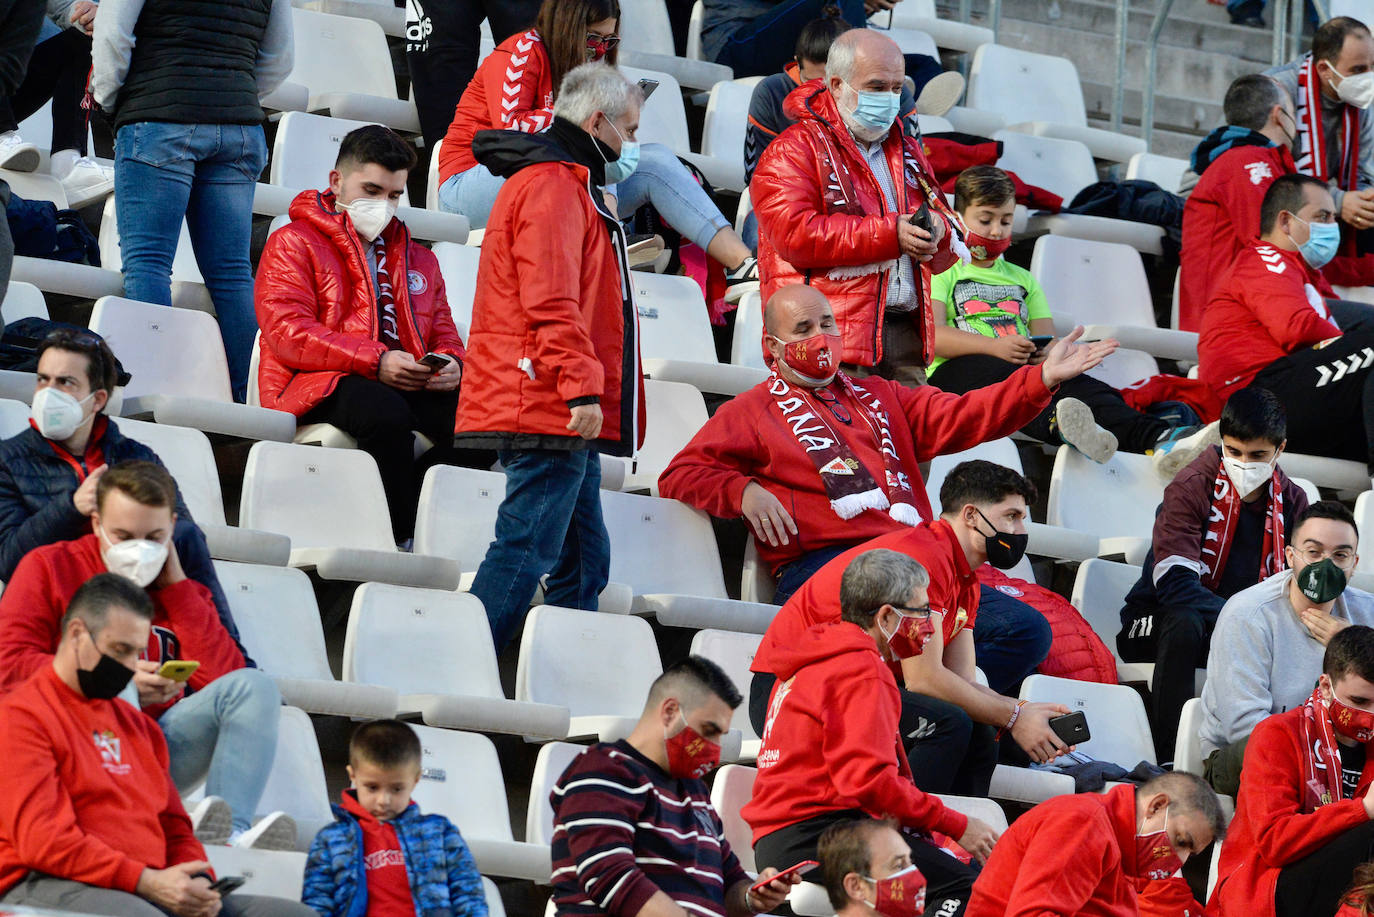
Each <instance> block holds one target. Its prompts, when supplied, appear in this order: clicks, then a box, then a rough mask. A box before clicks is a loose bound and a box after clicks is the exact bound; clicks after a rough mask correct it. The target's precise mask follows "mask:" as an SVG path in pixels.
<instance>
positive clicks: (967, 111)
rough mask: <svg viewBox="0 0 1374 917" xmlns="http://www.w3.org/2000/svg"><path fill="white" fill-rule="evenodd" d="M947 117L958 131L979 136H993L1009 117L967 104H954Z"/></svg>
mask: <svg viewBox="0 0 1374 917" xmlns="http://www.w3.org/2000/svg"><path fill="white" fill-rule="evenodd" d="M945 118H946V120H948V121H949V123H950V124H953V125H954V129H955V130H956V131H963V132H964V133H966V134H973V135H975V136H978V137H991V136H992V135H993V134H995V133H997V132H998V131H1000V130H1002V129H1003V128H1005V127H1006V126H1007V119H1006V118H1004V117H1002V116H1001V115H1000V114H998V113H997V112H995V111H983V110H982V109H980V108H969V107H968V106H966V105H956V106H954V107H953V108H951V109H950V110H949V111H947V112H945ZM1089 155H1092V154H1089Z"/></svg>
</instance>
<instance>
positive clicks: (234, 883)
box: [210, 876, 248, 898]
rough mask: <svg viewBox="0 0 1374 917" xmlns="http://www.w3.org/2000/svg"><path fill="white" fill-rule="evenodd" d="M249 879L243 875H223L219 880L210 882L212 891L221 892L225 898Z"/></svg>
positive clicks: (221, 895) (220, 894)
mask: <svg viewBox="0 0 1374 917" xmlns="http://www.w3.org/2000/svg"><path fill="white" fill-rule="evenodd" d="M247 881H248V880H247V879H245V878H244V877H243V876H221V877H220V878H219V880H218V881H215V882H212V883H210V891H212V892H219V896H220V897H221V898H223V897H224V896H225V895H227V894H229V893H230V892H233V891H235V890H236V889H238V888H240V887H241V886H242V885H243V883H245V882H247Z"/></svg>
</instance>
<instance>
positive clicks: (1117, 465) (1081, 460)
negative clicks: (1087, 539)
mask: <svg viewBox="0 0 1374 917" xmlns="http://www.w3.org/2000/svg"><path fill="white" fill-rule="evenodd" d="M1164 484H1165V482H1164V481H1163V480H1161V479H1160V476H1159V475H1158V474H1157V473H1156V472H1155V470H1154V465H1153V464H1152V463H1151V461H1150V459H1149V458H1148V457H1147V456H1144V455H1136V454H1134V453H1131V452H1118V453H1117V454H1116V455H1114V456H1112V457H1111V459H1110V460H1109V461H1108V462H1107V463H1106V464H1102V465H1099V464H1098V463H1097V462H1094V461H1093V460H1092V459H1090V458H1088V457H1087V456H1085V455H1083V453H1081V452H1079V451H1078V450H1076V449H1074V448H1073V447H1072V446H1060V447H1059V451H1058V452H1057V453H1056V454H1055V457H1054V469H1053V470H1052V471H1051V472H1050V493H1049V499H1048V501H1047V504H1046V510H1045V516H1046V521H1047V522H1048V523H1049V524H1050V525H1058V526H1062V527H1063V528H1066V529H1073V530H1075V531H1078V532H1087V533H1088V534H1089V535H1096V536H1097V537H1098V538H1100V539H1103V540H1102V543H1101V545H1100V547H1099V551H1100V552H1101V553H1102V554H1106V555H1109V554H1114V553H1120V554H1125V555H1126V560H1127V562H1128V563H1134V564H1139V563H1140V562H1141V561H1142V560H1144V558H1145V551H1146V550H1148V549H1149V546H1150V536H1151V533H1152V532H1153V531H1154V525H1155V510H1156V509H1157V508H1158V507H1159V503H1160V500H1162V499H1163V498H1164Z"/></svg>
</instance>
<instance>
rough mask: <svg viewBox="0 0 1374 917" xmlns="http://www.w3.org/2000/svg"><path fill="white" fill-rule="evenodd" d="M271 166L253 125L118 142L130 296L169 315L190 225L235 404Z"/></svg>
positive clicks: (126, 130)
mask: <svg viewBox="0 0 1374 917" xmlns="http://www.w3.org/2000/svg"><path fill="white" fill-rule="evenodd" d="M266 161H267V141H266V140H265V139H264V137H263V133H262V127H261V126H259V125H257V124H168V123H163V122H158V121H139V122H136V123H134V124H126V125H124V126H123V127H121V128H120V129H119V134H118V136H116V138H115V198H116V199H117V200H118V201H119V251H120V257H121V260H122V261H123V262H124V295H125V296H127V297H129V298H130V299H137V300H141V301H143V302H150V303H156V304H158V305H163V306H170V305H171V304H172V283H171V278H172V258H173V256H174V255H175V254H176V247H177V239H178V237H179V235H180V232H181V219H182V217H183V216H184V217H185V218H186V224H187V227H188V229H189V230H190V235H191V247H192V249H193V250H194V251H195V255H196V264H197V265H199V267H200V273H201V275H202V276H203V277H204V278H205V286H206V287H207V288H208V289H209V291H210V298H211V299H212V300H213V301H214V304H215V313H216V316H217V317H218V319H219V327H220V333H221V335H222V336H223V338H224V352H225V355H226V356H227V357H228V360H229V380H230V384H231V386H232V388H233V391H234V398H235V399H236V400H238V401H243V400H245V398H246V395H247V392H248V361H249V359H250V357H251V356H252V352H253V338H254V336H255V335H256V334H257V331H258V322H257V318H256V316H255V315H254V312H253V268H252V266H251V265H250V264H249V260H248V248H249V243H250V241H251V238H252V234H253V185H254V183H255V182H256V181H257V180H258V175H259V174H261V173H262V167H263V164H264V163H265V162H266Z"/></svg>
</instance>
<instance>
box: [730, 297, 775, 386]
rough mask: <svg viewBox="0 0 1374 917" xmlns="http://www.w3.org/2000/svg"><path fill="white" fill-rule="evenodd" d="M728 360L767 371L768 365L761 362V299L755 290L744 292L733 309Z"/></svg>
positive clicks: (737, 364)
mask: <svg viewBox="0 0 1374 917" xmlns="http://www.w3.org/2000/svg"><path fill="white" fill-rule="evenodd" d="M730 362H731V363H733V364H735V365H736V366H748V367H750V368H751V369H758V370H762V371H763V372H765V373H766V372H768V365H767V364H766V363H764V362H763V299H762V297H760V296H759V292H758V291H757V290H750V291H749V292H748V293H745V294H744V296H743V298H741V299H740V301H739V307H738V308H737V309H736V311H735V331H734V337H733V338H732V340H731V343H730Z"/></svg>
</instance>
